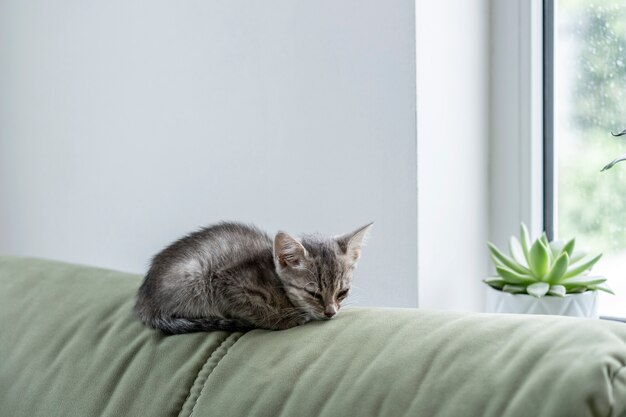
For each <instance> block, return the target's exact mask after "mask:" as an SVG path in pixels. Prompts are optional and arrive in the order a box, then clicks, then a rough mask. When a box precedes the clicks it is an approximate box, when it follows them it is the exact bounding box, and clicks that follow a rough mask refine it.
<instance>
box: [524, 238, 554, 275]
mask: <svg viewBox="0 0 626 417" xmlns="http://www.w3.org/2000/svg"><path fill="white" fill-rule="evenodd" d="M528 264H529V266H530V270H531V271H532V273H533V275H534V276H535V277H537V278H543V277H544V276H545V275H546V274H547V273H548V270H549V269H550V250H549V249H548V248H547V247H546V244H545V243H544V242H543V240H541V238H540V239H537V240H535V243H533V245H532V246H531V247H530V254H529V257H528Z"/></svg>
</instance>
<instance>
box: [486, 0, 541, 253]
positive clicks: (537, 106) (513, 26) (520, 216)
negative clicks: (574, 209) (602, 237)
mask: <svg viewBox="0 0 626 417" xmlns="http://www.w3.org/2000/svg"><path fill="white" fill-rule="evenodd" d="M543 7H544V4H543V1H542V0H498V1H493V2H492V3H491V13H492V14H491V42H492V45H491V47H492V57H491V115H490V116H491V117H490V120H491V122H490V123H491V124H490V135H491V143H490V150H491V155H490V161H491V167H490V168H491V170H490V176H489V177H490V205H489V207H490V231H489V236H490V239H491V241H492V242H494V243H495V244H496V245H498V246H504V247H506V245H507V243H508V238H509V236H511V235H513V234H517V232H518V228H519V222H520V221H523V222H525V223H526V224H527V225H528V227H529V228H530V230H531V233H532V234H533V235H538V234H539V233H540V232H541V231H543V230H544V149H543V146H544V141H543V137H544V119H543V118H544V114H543V104H544V103H543V100H544V88H543V87H544V82H543V62H544V61H543V54H544V45H543Z"/></svg>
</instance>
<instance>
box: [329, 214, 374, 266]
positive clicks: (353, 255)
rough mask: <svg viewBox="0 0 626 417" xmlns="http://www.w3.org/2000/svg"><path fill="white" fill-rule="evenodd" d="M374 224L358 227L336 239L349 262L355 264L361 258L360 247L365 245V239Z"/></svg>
mask: <svg viewBox="0 0 626 417" xmlns="http://www.w3.org/2000/svg"><path fill="white" fill-rule="evenodd" d="M373 224H374V223H373V222H372V223H370V224H366V225H365V226H363V227H359V228H358V229H356V230H355V231H354V232H350V233H346V234H345V235H341V236H339V237H337V238H336V240H337V243H338V244H339V247H340V248H341V250H342V251H343V252H344V253H345V254H346V255H347V256H348V259H349V260H350V261H351V262H356V261H358V260H359V258H360V257H361V247H363V244H364V243H365V237H366V236H367V233H368V232H369V230H370V228H371V227H372V225H373Z"/></svg>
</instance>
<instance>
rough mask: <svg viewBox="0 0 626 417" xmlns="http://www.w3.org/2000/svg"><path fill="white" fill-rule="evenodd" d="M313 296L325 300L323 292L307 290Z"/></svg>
mask: <svg viewBox="0 0 626 417" xmlns="http://www.w3.org/2000/svg"><path fill="white" fill-rule="evenodd" d="M305 291H306V292H307V293H308V294H309V295H310V296H311V297H313V298H317V299H318V300H319V301H324V298H323V297H322V294H321V293H319V292H317V291H309V290H305Z"/></svg>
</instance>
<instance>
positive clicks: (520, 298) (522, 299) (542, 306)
mask: <svg viewBox="0 0 626 417" xmlns="http://www.w3.org/2000/svg"><path fill="white" fill-rule="evenodd" d="M486 310H487V313H513V314H552V315H560V316H572V317H592V318H597V317H598V292H597V291H585V292H583V293H580V294H566V295H565V297H563V298H561V297H555V296H544V297H541V298H536V297H533V296H532V295H528V294H510V293H508V292H503V291H498V290H496V289H493V288H491V287H489V286H487V303H486Z"/></svg>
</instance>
